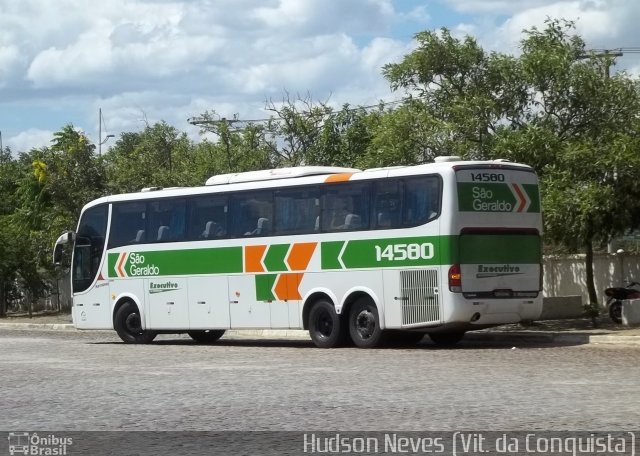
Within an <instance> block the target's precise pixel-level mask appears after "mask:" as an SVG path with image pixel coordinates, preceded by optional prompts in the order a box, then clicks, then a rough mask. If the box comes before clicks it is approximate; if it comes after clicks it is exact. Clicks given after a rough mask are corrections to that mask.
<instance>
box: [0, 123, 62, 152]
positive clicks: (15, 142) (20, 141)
mask: <svg viewBox="0 0 640 456" xmlns="http://www.w3.org/2000/svg"><path fill="white" fill-rule="evenodd" d="M52 139H53V132H52V131H49V130H39V129H37V128H29V129H28V130H25V131H22V132H20V133H19V134H17V135H16V136H12V137H10V138H8V140H7V142H6V143H5V144H4V145H5V146H9V147H10V148H11V150H12V151H13V152H14V153H15V152H26V151H29V150H31V149H33V148H40V147H48V146H51V140H52Z"/></svg>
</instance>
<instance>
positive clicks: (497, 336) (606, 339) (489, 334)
mask: <svg viewBox="0 0 640 456" xmlns="http://www.w3.org/2000/svg"><path fill="white" fill-rule="evenodd" d="M0 329H9V330H23V331H24V330H48V331H75V327H74V326H73V324H71V323H0ZM226 335H227V336H231V337H239V338H260V339H262V338H264V339H295V340H310V339H311V338H310V337H309V333H308V332H307V331H305V330H301V329H231V330H227V332H226ZM465 340H466V341H477V342H502V343H530V344H552V343H556V344H567V345H586V344H609V345H614V344H615V345H640V335H639V336H625V335H617V334H588V333H574V334H571V333H560V332H506V331H479V332H473V331H470V332H468V333H467V334H466V335H465Z"/></svg>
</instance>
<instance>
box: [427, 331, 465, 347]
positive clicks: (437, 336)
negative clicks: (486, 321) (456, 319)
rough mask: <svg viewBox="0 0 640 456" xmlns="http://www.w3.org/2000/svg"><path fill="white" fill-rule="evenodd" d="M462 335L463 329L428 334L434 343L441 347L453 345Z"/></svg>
mask: <svg viewBox="0 0 640 456" xmlns="http://www.w3.org/2000/svg"><path fill="white" fill-rule="evenodd" d="M463 337H464V331H454V332H444V333H433V334H429V338H430V339H431V340H432V341H433V343H434V344H436V345H439V346H441V347H453V346H454V345H456V344H457V343H458V342H460V341H461V340H462V338H463Z"/></svg>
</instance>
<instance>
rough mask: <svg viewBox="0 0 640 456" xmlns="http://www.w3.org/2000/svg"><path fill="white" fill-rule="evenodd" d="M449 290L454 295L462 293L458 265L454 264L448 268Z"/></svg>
mask: <svg viewBox="0 0 640 456" xmlns="http://www.w3.org/2000/svg"><path fill="white" fill-rule="evenodd" d="M449 290H451V291H453V292H454V293H461V292H462V273H461V272H460V265H459V264H454V265H452V266H451V267H450V268H449Z"/></svg>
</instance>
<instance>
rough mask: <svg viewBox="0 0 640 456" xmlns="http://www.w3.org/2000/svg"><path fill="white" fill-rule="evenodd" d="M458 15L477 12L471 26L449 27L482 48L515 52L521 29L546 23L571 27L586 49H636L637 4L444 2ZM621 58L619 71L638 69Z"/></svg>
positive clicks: (632, 60)
mask: <svg viewBox="0 0 640 456" xmlns="http://www.w3.org/2000/svg"><path fill="white" fill-rule="evenodd" d="M448 3H449V4H451V5H452V6H454V7H455V8H456V9H458V10H459V11H464V12H467V13H470V12H473V13H477V15H476V16H475V17H474V21H473V22H465V23H461V24H458V26H456V27H454V32H455V33H456V34H457V35H463V34H469V35H472V36H475V37H476V38H478V41H479V42H480V43H481V45H482V46H484V47H485V48H487V49H490V50H497V51H502V52H509V53H518V52H519V44H520V41H521V40H522V38H523V35H522V30H524V29H530V28H531V27H538V28H543V27H544V22H545V21H546V20H547V19H548V18H563V19H567V20H570V21H573V22H575V24H576V32H577V33H578V34H579V35H580V36H582V38H583V39H584V40H585V42H586V46H587V48H588V49H612V48H618V47H626V46H636V45H637V44H638V40H637V31H636V30H637V18H638V17H639V15H640V3H638V2H636V1H635V0H524V1H518V2H514V1H502V0H448ZM638 60H639V59H638V58H637V57H636V56H635V55H633V54H625V56H624V57H623V58H619V59H618V63H619V68H621V69H624V68H631V67H633V66H634V65H637V63H638Z"/></svg>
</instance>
